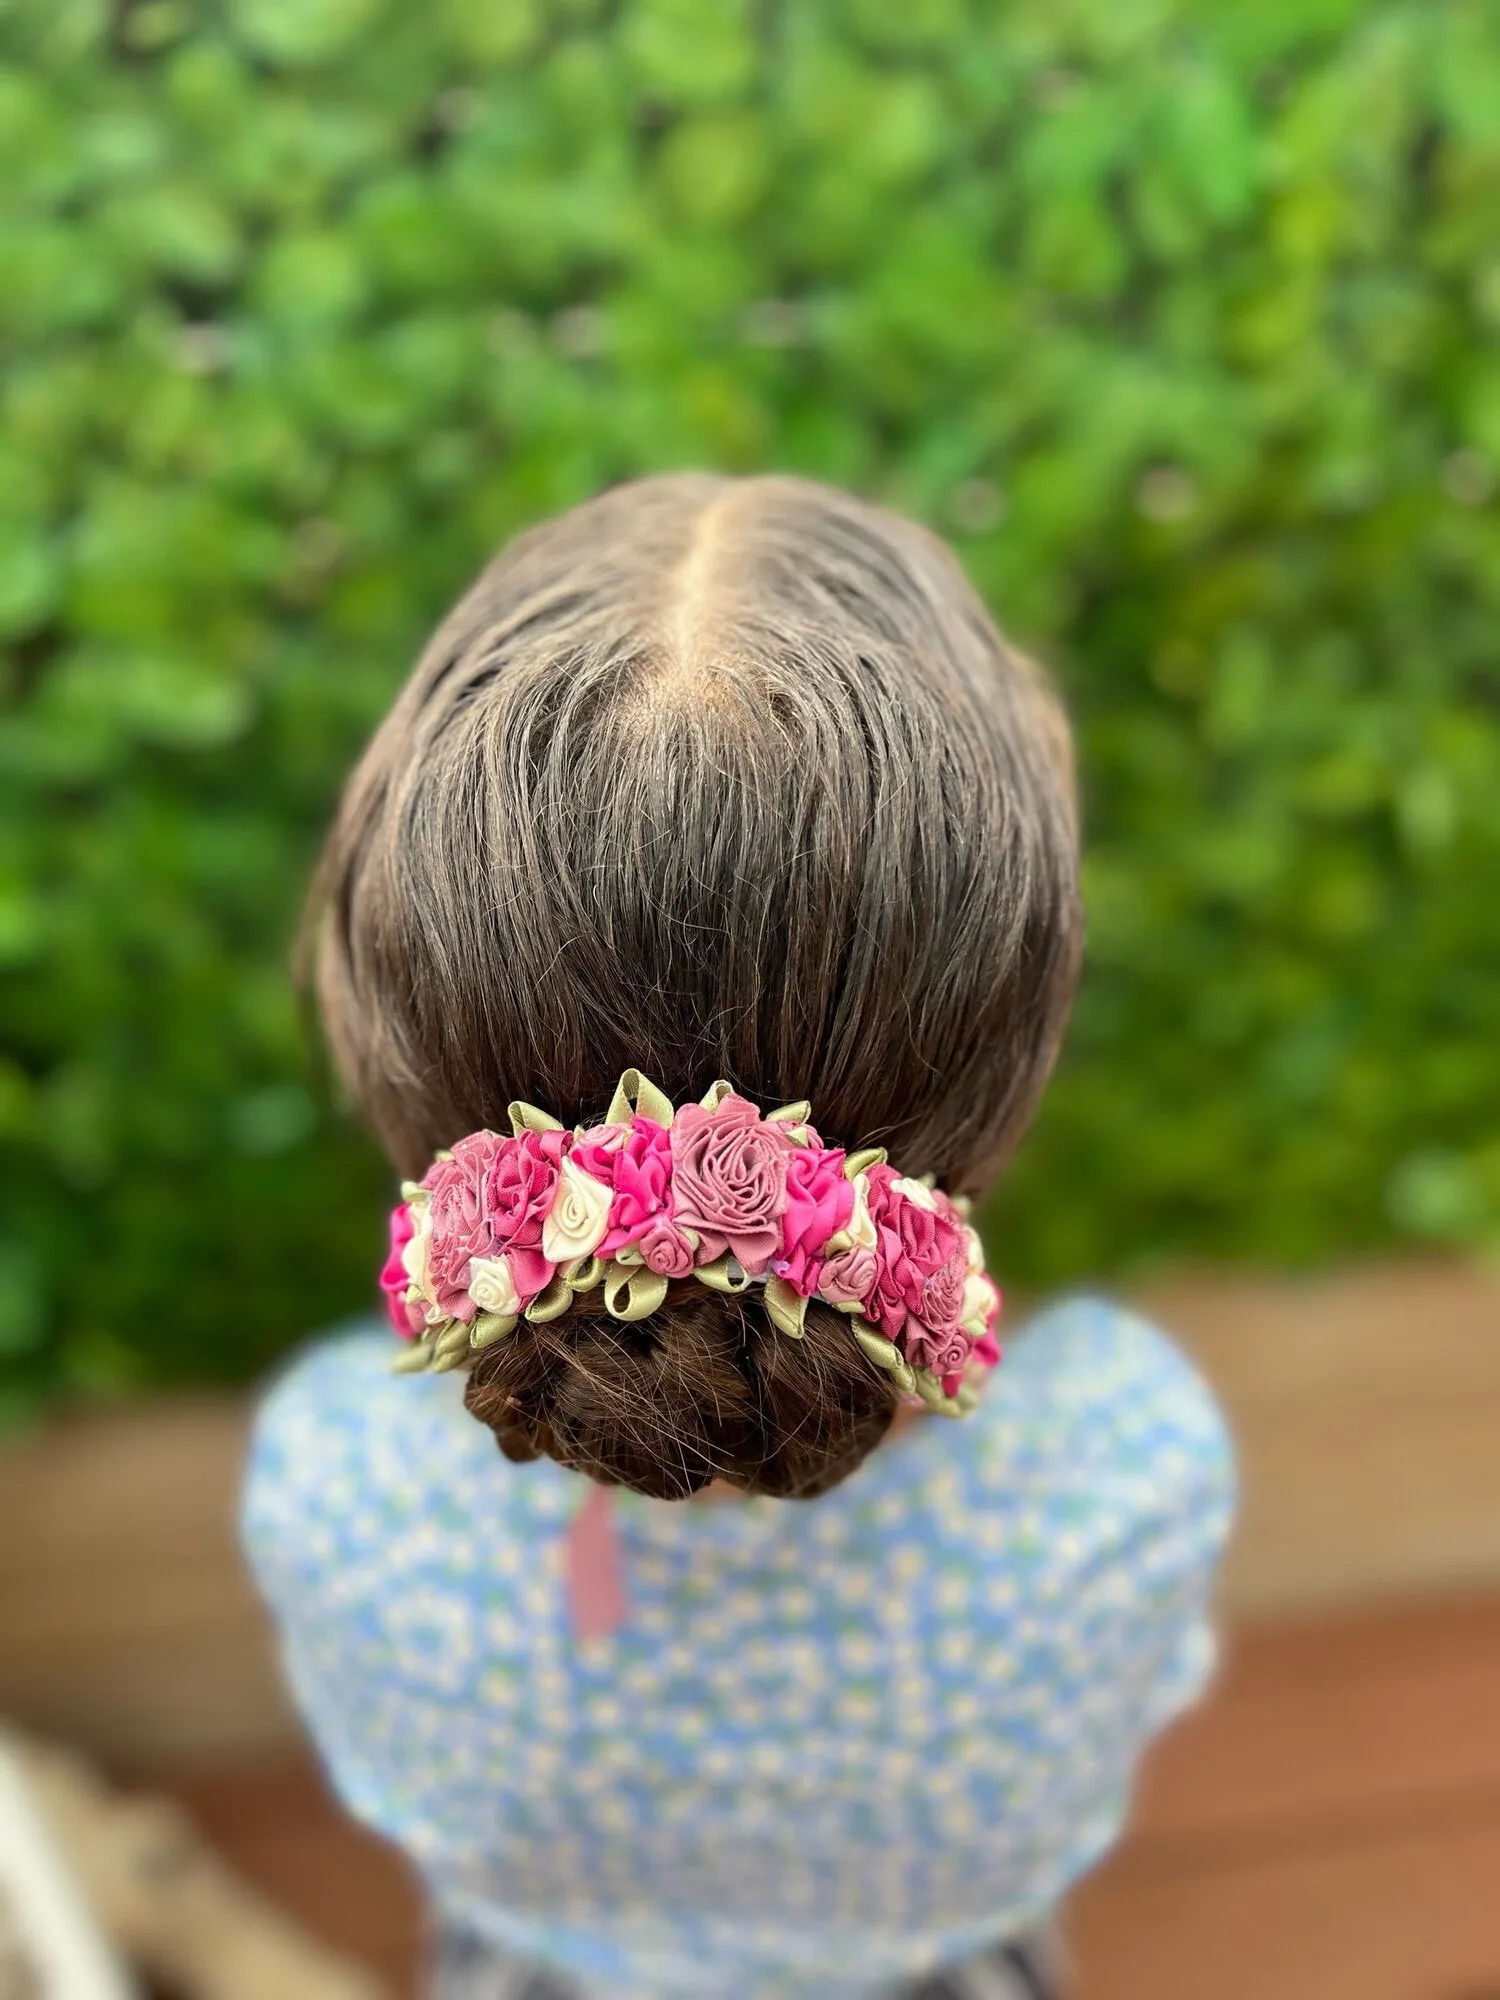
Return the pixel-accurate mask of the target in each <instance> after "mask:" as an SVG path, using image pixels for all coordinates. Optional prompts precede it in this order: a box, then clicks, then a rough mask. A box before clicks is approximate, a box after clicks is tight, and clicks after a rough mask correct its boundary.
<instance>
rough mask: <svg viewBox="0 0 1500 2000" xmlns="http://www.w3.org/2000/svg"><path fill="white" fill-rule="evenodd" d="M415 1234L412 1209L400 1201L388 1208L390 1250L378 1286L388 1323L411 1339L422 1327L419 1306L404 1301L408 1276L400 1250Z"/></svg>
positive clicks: (404, 1337) (409, 1281) (407, 1338)
mask: <svg viewBox="0 0 1500 2000" xmlns="http://www.w3.org/2000/svg"><path fill="white" fill-rule="evenodd" d="M414 1234H415V1232H414V1230H413V1228H412V1220H411V1209H410V1208H409V1207H408V1205H407V1204H406V1203H405V1202H404V1201H403V1202H402V1203H401V1205H400V1206H399V1207H398V1208H393V1209H392V1210H391V1254H390V1255H389V1256H388V1257H387V1258H386V1260H385V1268H384V1269H383V1270H382V1272H381V1273H380V1289H381V1291H382V1292H384V1293H385V1309H386V1311H387V1313H389V1315H390V1320H391V1325H392V1326H393V1327H394V1328H395V1329H396V1331H397V1333H399V1334H400V1336H401V1338H402V1339H403V1340H411V1339H413V1338H414V1337H415V1336H416V1335H417V1334H418V1333H420V1332H421V1330H422V1308H421V1307H420V1306H409V1305H408V1304H407V1303H406V1293H407V1288H408V1287H409V1286H410V1284H411V1279H410V1278H409V1277H408V1276H407V1271H406V1266H405V1264H404V1263H403V1262H402V1259H401V1253H402V1251H403V1250H404V1249H405V1248H406V1246H407V1244H408V1243H410V1241H411V1239H412V1236H413V1235H414Z"/></svg>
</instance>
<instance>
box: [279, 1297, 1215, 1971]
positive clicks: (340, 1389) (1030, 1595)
mask: <svg viewBox="0 0 1500 2000" xmlns="http://www.w3.org/2000/svg"><path fill="white" fill-rule="evenodd" d="M388 1363H389V1340H388V1338H387V1337H385V1336H382V1335H372V1336H369V1337H367V1338H365V1339H362V1340H359V1339H357V1340H353V1341H348V1342H344V1343H339V1344H334V1345H329V1346H326V1347H323V1348H320V1349H318V1350H316V1351H315V1352H314V1353H312V1354H311V1355H310V1356H309V1357H308V1358H307V1359H306V1360H304V1361H303V1362H301V1363H300V1364H299V1365H298V1366H297V1367H296V1368H295V1369H294V1370H293V1371H292V1372H291V1373H290V1374H289V1375H288V1376H287V1377H286V1379H285V1380H283V1382H282V1383H281V1384H280V1386H279V1387H278V1388H277V1390H276V1391H275V1393H274V1394H273V1396H272V1397H271V1399H270V1402H269V1404H268V1405H267V1408H266V1410H265V1413H264V1415H263V1417H262V1420H261V1426H260V1433H259V1437H258V1440H257V1444H256V1452H255V1459H254V1462H253V1465H252V1469H251V1479H250V1487H249V1493H248V1497H247V1510H246V1527H247V1534H248V1540H249V1546H250V1550H251V1555H252V1558H253V1560H254V1562H255V1565H256V1568H257V1570H258V1572H259V1575H260V1579H261V1582H262V1585H263V1587H264V1589H265V1590H266V1593H267V1595H268V1596H269V1597H270V1599H271V1601H272V1602H273V1603H274V1604H275V1605H276V1607H277V1609H278V1612H279V1614H280V1617H281V1620H282V1624H283V1629H284V1632H285V1635H286V1640H287V1648H288V1660H289V1665H290V1669H291V1675H292V1680H293V1684H294V1687H295V1689H296V1691H297V1694H298V1697H299V1700H300V1701H301V1704H302V1706H303V1709H304V1711H305V1713H306V1714H307V1716H308V1718H309V1721H310V1722H311V1724H312V1727H313V1730H314V1733H315V1734H316V1736H317V1738H318V1741H319V1742H320V1743H321V1745H322V1746H323V1749H324V1753H325V1755H326V1756H327V1757H328V1759H329V1762H330V1766H331V1769H332V1773H333V1777H334V1780H335V1782H336V1784H337V1786H338V1788H339V1790H340V1792H341V1793H342V1795H343V1796H344V1798H345V1799H346V1800H347V1801H348V1802H349V1804H350V1805H351V1806H352V1807H353V1809H354V1810H355V1811H356V1812H357V1813H359V1814H360V1815H361V1817H363V1818H366V1819H368V1820H369V1821H370V1823H371V1824H372V1825H374V1826H376V1827H378V1828H379V1829H380V1830H381V1831H382V1832H383V1833H386V1834H388V1835H389V1836H390V1837H391V1838H392V1839H393V1840H395V1841H397V1842H399V1844H400V1845H401V1846H402V1847H404V1848H405V1849H406V1850H407V1851H408V1852H409V1853H410V1854H412V1855H413V1856H414V1857H415V1858H416V1860H417V1862H418V1864H419V1866H420V1867H421V1869H422V1871H423V1873H424V1874H425V1876H426V1877H427V1879H428V1881H429V1882H430V1884H431V1885H432V1889H433V1892H434V1894H435V1896H436V1898H437V1900H438V1902H439V1906H440V1908H444V1909H445V1910H446V1913H447V1914H448V1916H449V1919H450V1921H452V1922H456V1923H458V1924H460V1925H464V1926H467V1927H469V1928H470V1929H472V1930H473V1931H474V1932H476V1933H477V1934H479V1935H480V1936H488V1937H490V1938H491V1939H493V1940H494V1941H496V1942H497V1943H499V1944H501V1945H503V1946H506V1947H509V1948H510V1949H511V1950H513V1951H515V1952H518V1953H522V1954H525V1955H527V1956H530V1957H533V1958H536V1959H539V1960H541V1961H543V1962H546V1963H551V1964H554V1965H557V1966H560V1967H565V1968H567V1970H568V1971H569V1972H570V1973H572V1974H574V1975H576V1976H577V1977H579V1978H580V1979H581V1980H583V1981H584V1982H585V1984H586V1990H597V1991H599V1992H600V1993H605V1994H612V1995H614V1994H619V1995H624V1994H629V1995H630V1996H632V2000H646V1996H651V2000H666V1996H676V1995H683V1996H686V1995H695V1996H703V2000H709V1996H727V1995H734V1996H738V1997H739V2000H748V1996H750V1995H755V1994H760V1993H763V1992H764V1993H770V1994H785V1993H805V1994H807V1995H829V1996H834V1995H841V1994H849V1995H857V1994H865V1993H869V1992H871V1991H875V1990H879V1989H880V1988H881V1986H882V1985H883V1984H884V1983H885V1982H888V1981H890V1980H892V1979H894V1978H895V1977H897V1976H899V1975H901V1974H913V1973H916V1972H918V1971H920V1970H923V1969H925V1968H927V1967H930V1966H932V1965H935V1964H938V1963H940V1962H946V1961H952V1960H955V1959H960V1958H963V1957H965V1956H967V1955H968V1954H971V1953H974V1952H976V1951H978V1950H979V1949H980V1948H981V1947H982V1946H984V1945H986V1944H988V1943H990V1942H991V1941H993V1940H994V1939H995V1938H997V1937H999V1936H1012V1935H1016V1934H1018V1933H1020V1932H1021V1931H1023V1930H1024V1929H1026V1928H1028V1927H1029V1926H1030V1925H1032V1924H1033V1923H1034V1922H1035V1921H1036V1920H1037V1919H1038V1918H1040V1917H1041V1916H1043V1915H1044V1914H1045V1913H1046V1912H1047V1911H1048V1910H1049V1909H1050V1908H1051V1906H1052V1905H1053V1903H1054V1902H1055V1901H1056V1900H1057V1898H1058V1897H1059V1896H1060V1894H1061V1893H1062V1891H1063V1890H1064V1889H1065V1888H1066V1887H1067V1886H1068V1884H1069V1883H1070V1882H1071V1881H1072V1880H1073V1879H1074V1878H1075V1877H1076V1876H1077V1875H1078V1874H1079V1873H1080V1872H1081V1871H1082V1870H1083V1869H1084V1868H1086V1867H1087V1866H1088V1865H1089V1864H1090V1863H1091V1862H1092V1861H1093V1860H1094V1859H1095V1858H1096V1857H1097V1856H1098V1854H1099V1853H1100V1851H1101V1850H1102V1849H1103V1848H1104V1847H1105V1846H1106V1845H1107V1844H1108V1843H1109V1841H1110V1840H1112V1839H1113V1837H1114V1836H1115V1834H1116V1832H1117V1831H1118V1828H1119V1824H1120V1820H1121V1816H1122V1813H1123V1810H1124V1805H1125V1798H1126V1789H1127V1785H1128V1782H1129V1779H1130V1774H1131V1770H1132V1767H1133V1765H1134V1763H1135V1760H1136V1757H1137V1756H1138V1754H1139V1752H1140V1749H1141V1747H1142V1745H1143V1743H1144V1742H1145V1741H1146V1740H1147V1739H1148V1738H1149V1737H1150V1736H1151V1735H1152V1734H1153V1733H1154V1732H1155V1731H1156V1730H1157V1729H1159V1728H1160V1727H1161V1725H1162V1724H1163V1723H1164V1722H1165V1721H1166V1720H1167V1719H1168V1717H1169V1716H1170V1715H1171V1714H1172V1713H1173V1712H1174V1711H1176V1710H1177V1709H1178V1708H1180V1707H1181V1706H1183V1705H1184V1704H1185V1703H1186V1702H1187V1701H1189V1700H1191V1699H1192V1697H1193V1696H1194V1695H1195V1694H1196V1693H1197V1692H1198V1690H1199V1688H1200V1686H1201V1684H1202V1681H1203V1678H1204V1675H1205V1674H1206V1672H1207V1669H1208V1666H1209V1663H1210V1660H1211V1657H1212V1644H1211V1640H1210V1636H1209V1628H1208V1625H1207V1622H1206V1619H1207V1612H1206V1602H1205V1599H1206V1594H1207V1589H1208V1582H1209V1577H1210V1574H1211V1572H1212V1568H1213V1563H1214V1559H1215V1557H1216V1555H1217V1553H1218V1550H1219V1547H1220V1544H1221V1542H1222V1539H1223V1535H1224V1532H1225V1528H1226V1525H1227V1520H1228V1511H1229V1469H1228V1453H1227V1449H1226V1445H1225V1440H1224V1436H1223V1432H1222V1429H1221V1427H1220V1425H1219V1422H1218V1420H1217V1417H1216V1414H1215V1412H1214V1409H1213V1406H1212V1404H1211V1402H1210V1401H1209V1400H1208V1398H1207V1397H1206V1395H1205V1394H1204V1392H1203V1390H1202V1388H1201V1387H1200V1385H1199V1384H1198V1383H1197V1381H1196V1380H1195V1379H1194V1377H1193V1376H1192V1375H1191V1373H1190V1371H1189V1370H1188V1369H1187V1367H1186V1366H1185V1364H1184V1363H1183V1362H1182V1361H1181V1360H1180V1359H1179V1358H1178V1357H1177V1355H1176V1354H1175V1353H1174V1351H1173V1350H1172V1349H1171V1348H1170V1347H1169V1346H1167V1345H1166V1343H1165V1342H1163V1341H1161V1340H1160V1339H1159V1338H1158V1337H1157V1336H1156V1335H1155V1334H1153V1333H1151V1332H1150V1331H1149V1330H1148V1329H1147V1328H1145V1327H1144V1326H1142V1325H1141V1323H1140V1322H1139V1321H1137V1320H1134V1319H1131V1318H1130V1317H1128V1316H1126V1315H1123V1314H1121V1313H1118V1312H1116V1311H1115V1310H1113V1309H1112V1308H1110V1307H1108V1306H1104V1305H1099V1304H1095V1303H1093V1302H1089V1301H1080V1302H1077V1303H1075V1304H1071V1305H1067V1306H1064V1307H1061V1308H1059V1309H1057V1310H1056V1311H1054V1312H1052V1313H1050V1314H1048V1315H1046V1316H1045V1317H1044V1318H1043V1319H1041V1320H1040V1321H1038V1322H1037V1323H1036V1324H1035V1325H1034V1326H1033V1327H1032V1328H1031V1329H1030V1330H1029V1331H1028V1332H1027V1333H1026V1334H1025V1335H1024V1336H1023V1337H1022V1338H1021V1339H1020V1340H1019V1341H1017V1342H1016V1343H1015V1345H1014V1347H1013V1348H1012V1349H1011V1350H1010V1351H1009V1352H1008V1353H1007V1356H1006V1360H1005V1364H1004V1366H1003V1367H1002V1368H1001V1369H1000V1370H999V1371H998V1373H997V1374H996V1376H995V1378H994V1380H993V1381H992V1382H991V1383H990V1385H989V1387H988V1388H987V1390H986V1392H985V1397H984V1400H983V1402H982V1404H981V1405H980V1408H979V1410H978V1411H977V1412H976V1414H975V1416H974V1417H973V1418H972V1420H970V1421H969V1422H967V1423H964V1424H938V1423H928V1424H922V1425H918V1426H917V1427H916V1428H915V1429H914V1430H912V1431H910V1432H908V1433H906V1434H905V1435H903V1436H902V1437H901V1438H899V1439H898V1440H897V1441H896V1442H895V1443H894V1444H893V1445H892V1446H891V1447H890V1448H889V1449H888V1450H885V1451H881V1452H878V1453H876V1454H874V1455H873V1456H872V1457H871V1458H870V1459H869V1460H868V1461H867V1462H866V1464H865V1465H864V1466H863V1467H861V1469H860V1470H859V1472H858V1473H856V1474H855V1475H854V1476H853V1477H852V1478H851V1479H849V1480H847V1481H846V1482H845V1483H844V1484H843V1485H841V1486H839V1487H838V1488H836V1489H835V1491H834V1492H832V1493H830V1494H828V1495H827V1496H826V1497H825V1498H824V1499H823V1500H821V1501H819V1502H818V1503H817V1504H816V1505H815V1506H813V1507H798V1506H792V1505H788V1504H785V1503H783V1502H778V1501H774V1500H756V1501H747V1502H744V1503H742V1504H740V1505H724V1506H718V1505H714V1504H713V1503H711V1502H707V1503H703V1504H700V1505H694V1506H687V1507H666V1506H663V1505H662V1504H661V1503H659V1502H656V1501H650V1500H644V1499H642V1500H639V1501H630V1500H627V1501H625V1502H623V1503H622V1504H621V1507H620V1516H621V1519H620V1527H621V1536H622V1542H623V1554H624V1568H625V1571H626V1575H627V1577H628V1581H629V1593H630V1612H629V1616H628V1617H627V1618H626V1620H625V1621H624V1623H623V1624H622V1625H621V1626H620V1628H619V1629H618V1631H616V1632H615V1633H614V1634H613V1635H612V1636H611V1637H609V1638H608V1639H604V1640H597V1641H594V1642H593V1643H592V1644H589V1645H583V1646H580V1645H578V1644H576V1643H575V1642H574V1641H573V1639H572V1637H571V1634H570V1631H569V1624H568V1618H567V1604H566V1575H565V1557H564V1551H565V1543H566V1535H567V1530H568V1526H569V1523H570V1522H571V1521H572V1519H573V1518H574V1515H575V1513H576V1510H577V1507H578V1504H579V1498H580V1492H581V1489H582V1482H581V1481H580V1480H579V1479H578V1478H577V1476H576V1475H575V1474H572V1473H568V1472H565V1471H563V1470H561V1469H560V1468H559V1467H557V1466H555V1465H553V1464H551V1463H550V1462H548V1461H546V1460H540V1461H538V1462H537V1463H535V1464H533V1465H530V1466H525V1467H512V1466H509V1465H507V1464H506V1463H505V1462H504V1461H503V1460H502V1459H501V1458H500V1457H499V1456H498V1454H497V1453H496V1452H495V1450H494V1448H493V1446H492V1444H491V1443H490V1440H489V1439H488V1438H487V1437H486V1436H485V1434H484V1432H483V1431H481V1430H480V1428H479V1427H478V1425H476V1424H475V1423H474V1422H473V1420H472V1419H471V1418H470V1417H469V1416H468V1415H467V1414H466V1412H465V1411H464V1408H463V1404H462V1399H461V1397H460V1395H459V1394H458V1393H457V1391H456V1385H455V1383H454V1382H453V1381H452V1380H451V1379H449V1378H448V1377H445V1376H436V1377H428V1378H424V1379H423V1380H422V1381H420V1382H419V1383H417V1384H412V1383H409V1382H407V1381H405V1380H403V1379H402V1378H400V1377H393V1376H391V1375H390V1374H389V1372H388Z"/></svg>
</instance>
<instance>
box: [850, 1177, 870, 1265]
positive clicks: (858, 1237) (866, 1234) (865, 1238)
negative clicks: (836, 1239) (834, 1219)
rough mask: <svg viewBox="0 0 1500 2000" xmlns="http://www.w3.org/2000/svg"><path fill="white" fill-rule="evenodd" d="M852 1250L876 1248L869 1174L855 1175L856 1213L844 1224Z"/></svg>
mask: <svg viewBox="0 0 1500 2000" xmlns="http://www.w3.org/2000/svg"><path fill="white" fill-rule="evenodd" d="M844 1234H845V1235H846V1236H847V1237H848V1239H849V1247H850V1249H851V1250H873V1249H874V1248H875V1222H874V1218H873V1217H872V1216H871V1214H870V1181H869V1176H868V1175H867V1174H856V1175H855V1176H854V1213H853V1214H852V1215H851V1216H850V1217H849V1220H848V1221H847V1222H846V1223H845V1224H844Z"/></svg>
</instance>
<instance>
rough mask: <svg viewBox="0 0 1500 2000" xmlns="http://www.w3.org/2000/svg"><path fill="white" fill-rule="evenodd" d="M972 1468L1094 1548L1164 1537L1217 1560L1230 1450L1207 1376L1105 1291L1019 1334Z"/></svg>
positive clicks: (992, 1395)
mask: <svg viewBox="0 0 1500 2000" xmlns="http://www.w3.org/2000/svg"><path fill="white" fill-rule="evenodd" d="M979 1430H980V1435H979V1438H978V1440H977V1444H978V1452H977V1458H976V1463H975V1476H976V1477H977V1478H978V1480H979V1481H980V1483H981V1485H982V1486H984V1487H985V1488H987V1489H988V1491H989V1492H990V1493H992V1494H995V1495H998V1494H1000V1493H1002V1492H1012V1493H1013V1492H1016V1491H1017V1490H1019V1491H1020V1492H1021V1493H1022V1494H1023V1495H1024V1496H1025V1498H1026V1499H1027V1500H1028V1501H1029V1503H1030V1504H1031V1505H1032V1506H1033V1508H1035V1509H1037V1510H1039V1511H1040V1513H1041V1514H1042V1515H1043V1516H1044V1517H1045V1518H1046V1519H1047V1520H1048V1521H1049V1522H1051V1523H1055V1522H1058V1521H1067V1522H1070V1523H1072V1524H1073V1526H1074V1528H1075V1529H1077V1530H1079V1531H1082V1530H1084V1529H1087V1531H1088V1539H1089V1540H1090V1541H1091V1542H1093V1544H1094V1546H1095V1550H1096V1553H1103V1552H1104V1547H1105V1546H1106V1545H1108V1544H1110V1543H1111V1542H1114V1543H1117V1544H1122V1545H1123V1544H1130V1545H1133V1546H1135V1547H1137V1548H1139V1547H1141V1546H1143V1545H1144V1544H1145V1543H1147V1542H1149V1541H1152V1540H1155V1541H1156V1542H1158V1543H1160V1544H1162V1545H1163V1552H1164V1553H1165V1552H1166V1551H1167V1550H1170V1552H1171V1555H1172V1558H1173V1560H1175V1561H1176V1562H1177V1563H1178V1564H1181V1565H1184V1566H1186V1567H1187V1568H1189V1569H1193V1570H1198V1571H1204V1570H1211V1569H1212V1567H1213V1565H1214V1564H1215V1563H1216V1562H1217V1559H1218V1557H1219V1555H1220V1554H1221V1553H1222V1550H1223V1546H1224V1543H1225V1541H1226V1540H1227V1538H1228V1534H1229V1529H1230V1525H1231V1522H1232V1519H1233V1514H1234V1503H1235V1486H1236V1478H1235V1462H1234V1450H1233V1446H1232V1444H1231V1441H1230V1436H1229V1431H1228V1427H1227V1425H1226V1424H1225V1421H1224V1417H1223V1413H1222V1412H1221V1410H1220V1409H1219V1406H1218V1404H1217V1402H1216V1401H1215V1400H1214V1397H1213V1394H1212V1392H1211V1391H1210V1389H1209V1387H1208V1385H1207V1384H1206V1383H1205V1382H1204V1380H1203V1378H1202V1377H1201V1375H1199V1373H1198V1371H1197V1370H1196V1369H1195V1368H1194V1367H1193V1365H1192V1363H1191V1362H1190V1361H1189V1360H1188V1358H1187V1357H1186V1355H1184V1354H1183V1352H1182V1351H1181V1349H1180V1348H1178V1347H1177V1346H1176V1345H1175V1344H1174V1343H1173V1342H1172V1341H1171V1340H1169V1339H1168V1338H1167V1337H1166V1335H1165V1334H1163V1333H1162V1332H1160V1331H1159V1330H1158V1329H1157V1328H1156V1327H1154V1326H1152V1325H1150V1324H1149V1322H1147V1321H1146V1320H1144V1319H1142V1318H1141V1317H1140V1316H1139V1315H1138V1314H1136V1313H1134V1312H1131V1311H1129V1310H1127V1309H1126V1308H1124V1307H1121V1306H1118V1305H1114V1304H1111V1303H1110V1302H1109V1301H1107V1300H1104V1299H1096V1298H1071V1299H1067V1300H1064V1301H1063V1302H1061V1303H1060V1304H1058V1305H1055V1306H1052V1307H1050V1308H1049V1309H1048V1310H1047V1311H1045V1312H1043V1313H1041V1314H1039V1315H1038V1317H1037V1318H1036V1319H1034V1320H1033V1321H1032V1322H1031V1323H1030V1324H1029V1325H1028V1326H1027V1327H1026V1328H1025V1329H1024V1330H1023V1332H1022V1333H1021V1334H1020V1335H1019V1336H1018V1337H1017V1338H1016V1339H1015V1341H1014V1343H1013V1344H1012V1346H1011V1348H1010V1350H1009V1351H1008V1352H1007V1354H1006V1357H1005V1360H1004V1362H1003V1363H1002V1364H1001V1366H1000V1368H999V1369H998V1370H997V1371H996V1373H995V1375H994V1377H993V1378H992V1381H991V1384H990V1386H989V1388H988V1389H987V1390H986V1393H985V1398H984V1403H983V1404H982V1405H981V1423H980V1426H979Z"/></svg>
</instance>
